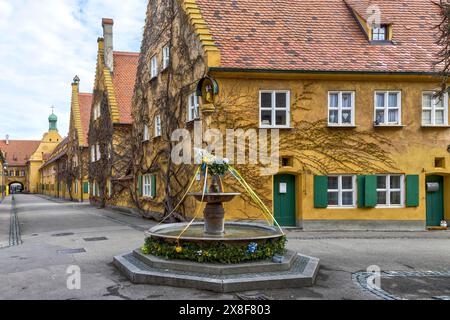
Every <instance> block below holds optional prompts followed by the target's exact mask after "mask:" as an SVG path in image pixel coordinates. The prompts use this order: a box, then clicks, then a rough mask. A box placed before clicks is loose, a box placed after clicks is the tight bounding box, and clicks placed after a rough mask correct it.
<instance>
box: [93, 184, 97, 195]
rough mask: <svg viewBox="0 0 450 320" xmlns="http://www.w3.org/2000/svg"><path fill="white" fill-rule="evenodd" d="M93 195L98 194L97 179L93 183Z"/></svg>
mask: <svg viewBox="0 0 450 320" xmlns="http://www.w3.org/2000/svg"><path fill="white" fill-rule="evenodd" d="M92 196H93V197H95V196H97V182H95V181H94V182H93V183H92Z"/></svg>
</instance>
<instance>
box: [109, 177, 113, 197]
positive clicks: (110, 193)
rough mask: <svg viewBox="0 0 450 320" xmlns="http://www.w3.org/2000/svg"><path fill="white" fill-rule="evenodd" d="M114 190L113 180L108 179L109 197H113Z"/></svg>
mask: <svg viewBox="0 0 450 320" xmlns="http://www.w3.org/2000/svg"><path fill="white" fill-rule="evenodd" d="M112 191H113V190H112V182H111V180H108V197H109V198H111V197H112V194H113V192H112Z"/></svg>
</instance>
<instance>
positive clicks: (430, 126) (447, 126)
mask: <svg viewBox="0 0 450 320" xmlns="http://www.w3.org/2000/svg"><path fill="white" fill-rule="evenodd" d="M422 128H424V129H427V128H432V129H433V128H437V129H439V128H440V129H449V128H450V126H449V125H431V124H430V125H428V124H423V125H422Z"/></svg>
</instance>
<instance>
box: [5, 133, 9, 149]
mask: <svg viewBox="0 0 450 320" xmlns="http://www.w3.org/2000/svg"><path fill="white" fill-rule="evenodd" d="M5 143H6V145H7V146H8V145H9V134H7V135H6V140H5Z"/></svg>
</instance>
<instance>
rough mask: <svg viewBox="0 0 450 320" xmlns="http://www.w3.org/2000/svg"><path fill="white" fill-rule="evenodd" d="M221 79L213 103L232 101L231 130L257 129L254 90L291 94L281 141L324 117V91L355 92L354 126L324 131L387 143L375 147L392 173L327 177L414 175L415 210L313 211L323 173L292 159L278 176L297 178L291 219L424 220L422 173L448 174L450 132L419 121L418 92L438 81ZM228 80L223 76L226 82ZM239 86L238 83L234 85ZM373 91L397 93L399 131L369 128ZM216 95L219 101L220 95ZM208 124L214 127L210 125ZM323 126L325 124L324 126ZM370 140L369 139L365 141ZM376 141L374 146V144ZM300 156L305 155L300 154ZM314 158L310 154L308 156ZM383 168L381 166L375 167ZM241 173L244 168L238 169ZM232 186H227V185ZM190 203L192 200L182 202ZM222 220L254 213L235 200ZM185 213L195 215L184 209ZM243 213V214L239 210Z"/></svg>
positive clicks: (268, 184) (264, 181)
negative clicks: (441, 161)
mask: <svg viewBox="0 0 450 320" xmlns="http://www.w3.org/2000/svg"><path fill="white" fill-rule="evenodd" d="M236 76H238V75H235V77H233V76H230V75H227V78H224V77H223V78H220V76H219V75H218V74H216V79H217V80H218V81H219V86H220V88H221V91H220V94H219V97H218V101H219V102H220V101H221V95H223V96H228V98H227V99H225V100H226V101H228V102H230V101H234V103H236V105H233V104H229V103H228V104H227V105H226V108H227V110H226V112H227V116H228V117H231V118H233V117H234V115H235V116H236V122H235V125H236V127H250V128H258V126H259V91H260V90H289V91H290V96H291V118H292V127H293V128H292V129H285V130H283V129H282V130H281V132H280V135H281V141H283V137H287V136H288V135H290V134H292V133H293V130H295V128H296V127H297V126H299V125H300V123H301V122H310V123H313V122H317V121H319V120H322V119H327V117H328V92H329V91H354V92H355V118H356V127H355V128H346V129H339V128H330V129H328V132H329V136H330V138H331V137H332V136H333V135H335V134H336V132H340V133H342V132H344V133H345V135H347V134H348V136H349V137H352V136H355V135H358V134H360V133H367V132H368V133H371V134H376V135H379V136H380V137H383V138H385V139H388V140H389V141H390V142H391V144H392V146H391V147H388V146H384V145H380V147H382V148H384V149H385V150H387V151H388V155H389V157H390V158H391V160H392V162H393V163H394V164H395V167H396V168H395V169H392V168H391V169H387V168H386V169H378V170H377V171H374V172H359V171H354V172H352V171H351V170H346V171H344V172H329V174H377V173H378V174H405V175H408V174H414V175H420V206H419V207H417V208H403V209H394V208H389V209H384V208H383V209H382V208H377V209H360V208H354V209H353V208H352V209H315V208H314V193H313V191H314V185H313V177H314V174H320V175H323V173H315V172H308V168H305V167H304V166H302V165H301V164H300V163H298V161H294V166H293V167H292V168H284V169H282V171H281V173H290V174H294V175H296V176H297V219H298V220H400V221H407V220H410V221H424V220H426V201H425V196H426V192H425V178H426V176H427V175H433V174H440V175H443V176H447V175H449V174H450V167H449V165H450V154H449V153H448V151H447V147H448V145H449V144H450V141H449V139H448V137H449V134H450V129H449V128H447V127H441V128H424V127H422V125H421V121H422V118H421V116H422V111H421V108H422V93H423V92H424V91H430V90H433V89H435V88H436V85H437V83H438V80H436V79H434V80H432V79H428V78H420V77H416V78H408V77H370V76H353V77H352V78H350V77H348V76H345V77H342V78H337V77H334V76H329V77H328V78H327V77H326V76H320V77H316V76H305V77H303V78H302V77H300V76H297V77H298V78H297V79H293V78H292V76H287V77H286V79H270V78H273V77H274V76H273V75H270V74H267V75H263V74H259V75H258V77H260V79H242V78H240V77H236ZM228 77H229V78H228ZM237 84H239V85H237ZM377 90H386V91H388V90H391V91H401V94H402V116H401V119H402V124H403V126H401V127H392V128H375V127H374V100H375V98H374V92H375V91H377ZM232 95H239V96H241V98H240V99H238V100H236V99H229V96H232ZM223 96H222V97H223ZM243 106H245V108H246V109H247V110H250V111H249V112H248V114H246V116H245V117H246V119H247V120H245V119H242V118H240V117H239V116H238V115H240V114H241V113H242V110H243V108H244V107H243ZM215 117H217V119H219V121H217V122H215V124H216V125H217V126H219V127H220V128H221V129H222V130H224V129H225V128H224V127H221V125H220V123H225V122H224V121H223V118H221V117H222V115H220V114H216V115H215ZM213 123H214V121H213ZM213 126H214V124H213ZM324 126H326V125H324ZM371 142H373V141H371ZM375 143H378V142H375ZM292 148H294V146H283V145H282V148H281V150H280V151H281V155H282V156H283V155H290V154H292V153H293V152H292ZM303 154H308V152H304V153H303ZM313 156H314V155H313ZM436 157H443V158H445V159H446V164H447V167H446V168H445V169H436V168H434V160H435V158H436ZM380 166H381V167H383V164H380ZM242 170H244V169H242ZM231 183H232V182H231ZM272 184H273V179H272V178H267V177H261V180H260V182H259V185H256V186H253V187H254V189H255V190H256V191H257V192H259V193H261V190H263V189H264V190H265V189H269V190H272V188H273V187H272ZM445 186H446V188H445V189H446V193H445V202H446V203H448V202H449V201H450V193H449V191H450V182H449V178H446V180H445ZM271 193H272V191H270V193H266V194H264V192H262V196H265V197H266V198H267V199H269V200H272V198H273V195H272V194H271ZM187 203H188V204H189V205H188V207H189V206H190V203H193V201H192V200H189V201H188V202H187ZM226 209H227V218H228V219H242V218H244V217H246V216H247V215H250V216H257V215H258V210H257V209H255V208H254V207H251V206H249V205H248V204H247V203H246V202H245V201H243V200H240V199H237V200H235V201H233V202H231V203H229V204H227V205H226ZM445 210H446V217H447V218H448V217H449V216H450V212H449V210H450V208H449V206H448V205H446V207H445ZM189 211H190V212H195V210H194V209H193V208H189ZM244 211H245V214H243V212H244Z"/></svg>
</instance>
